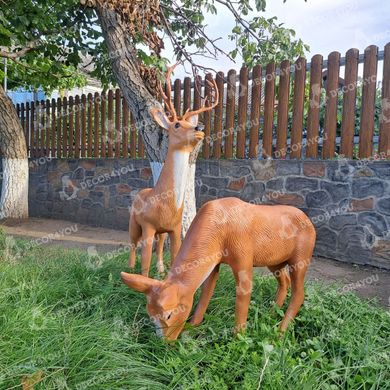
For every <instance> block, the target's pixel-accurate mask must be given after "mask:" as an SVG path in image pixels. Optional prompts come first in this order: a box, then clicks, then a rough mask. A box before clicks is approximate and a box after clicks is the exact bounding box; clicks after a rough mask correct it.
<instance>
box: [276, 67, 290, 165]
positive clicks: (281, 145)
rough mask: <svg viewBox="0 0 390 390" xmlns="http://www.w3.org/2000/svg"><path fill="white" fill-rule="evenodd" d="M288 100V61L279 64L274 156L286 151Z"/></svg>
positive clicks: (283, 153)
mask: <svg viewBox="0 0 390 390" xmlns="http://www.w3.org/2000/svg"><path fill="white" fill-rule="evenodd" d="M289 100H290V61H283V62H282V63H281V64H280V78H279V98H278V126H277V129H276V150H275V156H276V157H277V158H278V157H281V158H285V157H286V153H287V132H288V106H289Z"/></svg>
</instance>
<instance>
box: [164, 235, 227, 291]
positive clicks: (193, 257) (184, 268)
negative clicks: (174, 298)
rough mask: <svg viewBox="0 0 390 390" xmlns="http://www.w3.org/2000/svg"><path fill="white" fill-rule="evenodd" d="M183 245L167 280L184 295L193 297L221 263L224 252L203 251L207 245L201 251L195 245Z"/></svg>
mask: <svg viewBox="0 0 390 390" xmlns="http://www.w3.org/2000/svg"><path fill="white" fill-rule="evenodd" d="M183 245H184V246H185V247H184V248H183V249H184V250H181V251H180V252H179V254H178V255H177V257H176V258H175V260H174V262H173V264H172V266H171V269H170V271H169V273H168V280H169V281H170V282H171V283H174V284H177V285H179V286H180V288H181V290H182V291H183V293H184V294H190V295H191V294H192V295H193V294H195V292H196V290H197V289H198V288H199V287H200V286H201V285H202V284H203V282H204V281H205V280H206V279H207V278H208V277H209V276H210V274H211V272H212V271H213V270H214V268H215V267H216V266H217V265H218V264H220V263H221V261H222V258H223V257H224V255H225V251H216V250H215V248H208V249H209V250H204V249H205V247H207V245H203V251H201V250H200V248H198V247H197V245H195V248H194V247H191V248H190V247H187V245H186V242H185V241H184V242H183ZM190 246H191V245H190ZM194 249H195V250H194ZM202 252H203V254H201V253H202Z"/></svg>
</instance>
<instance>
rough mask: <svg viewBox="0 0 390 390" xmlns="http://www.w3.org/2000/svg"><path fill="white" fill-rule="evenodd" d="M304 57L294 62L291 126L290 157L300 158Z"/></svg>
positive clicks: (304, 76) (303, 97)
mask: <svg viewBox="0 0 390 390" xmlns="http://www.w3.org/2000/svg"><path fill="white" fill-rule="evenodd" d="M305 82H306V59H305V58H303V57H300V58H298V59H297V61H296V62H295V74H294V102H293V119H292V126H291V152H290V158H301V156H302V135H303V107H304V104H305Z"/></svg>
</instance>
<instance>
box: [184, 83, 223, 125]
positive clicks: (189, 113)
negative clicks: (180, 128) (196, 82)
mask: <svg viewBox="0 0 390 390" xmlns="http://www.w3.org/2000/svg"><path fill="white" fill-rule="evenodd" d="M206 83H207V84H208V85H209V87H210V88H211V93H212V91H213V90H214V102H211V105H210V106H206V102H207V100H208V98H209V96H206V97H205V99H204V102H203V105H202V107H201V108H199V109H198V110H196V111H189V110H187V111H186V113H185V114H184V115H183V118H182V119H183V120H187V118H189V117H191V116H193V115H199V114H201V113H202V112H206V111H210V110H212V109H214V108H215V107H217V105H218V103H219V91H218V86H217V82H216V81H215V79H212V81H210V80H207V79H206Z"/></svg>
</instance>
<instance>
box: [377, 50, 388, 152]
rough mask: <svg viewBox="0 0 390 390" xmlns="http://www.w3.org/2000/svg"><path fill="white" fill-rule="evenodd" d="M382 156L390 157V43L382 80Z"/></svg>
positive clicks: (380, 140) (379, 149) (380, 129)
mask: <svg viewBox="0 0 390 390" xmlns="http://www.w3.org/2000/svg"><path fill="white" fill-rule="evenodd" d="M378 152H379V155H380V157H381V158H389V157H390V43H388V44H387V45H386V46H385V54H384V60H383V80H382V111H381V116H380V124H379V148H378Z"/></svg>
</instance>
